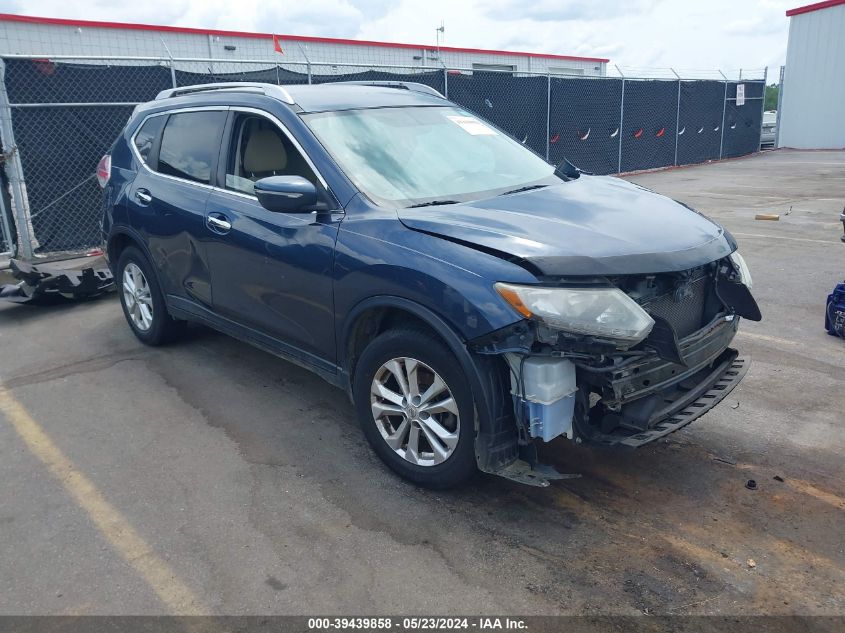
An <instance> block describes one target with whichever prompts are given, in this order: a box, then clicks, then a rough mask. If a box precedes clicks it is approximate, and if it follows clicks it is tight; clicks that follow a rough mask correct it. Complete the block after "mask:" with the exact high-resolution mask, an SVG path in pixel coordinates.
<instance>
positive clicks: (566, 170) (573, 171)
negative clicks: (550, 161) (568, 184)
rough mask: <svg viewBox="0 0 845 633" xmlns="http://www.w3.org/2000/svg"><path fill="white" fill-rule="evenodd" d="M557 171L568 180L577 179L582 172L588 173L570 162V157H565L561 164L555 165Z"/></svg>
mask: <svg viewBox="0 0 845 633" xmlns="http://www.w3.org/2000/svg"><path fill="white" fill-rule="evenodd" d="M555 173H556V174H557V175H558V176H563V177H564V178H566V179H567V180H575V179H576V178H580V177H581V174H586V173H587V172H585V171H581V170H580V169H578V168H577V167H576V166H575V165H573V164H572V163H570V162H569V159H568V158H564V159H563V160H562V161H561V162H560V164H559V165H558V166H557V167H555Z"/></svg>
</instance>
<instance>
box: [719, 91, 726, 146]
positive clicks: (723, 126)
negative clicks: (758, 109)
mask: <svg viewBox="0 0 845 633" xmlns="http://www.w3.org/2000/svg"><path fill="white" fill-rule="evenodd" d="M722 76H723V77H724V75H722ZM727 109H728V80H727V78H726V79H725V99H724V101H722V125H720V126H719V131H720V132H721V133H722V135H721V137H720V138H719V160H722V153H723V151H724V147H725V112H726V111H727Z"/></svg>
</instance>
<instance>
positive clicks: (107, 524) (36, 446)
mask: <svg viewBox="0 0 845 633" xmlns="http://www.w3.org/2000/svg"><path fill="white" fill-rule="evenodd" d="M0 412H2V413H3V415H4V416H5V417H6V419H7V420H8V421H9V422H10V423H11V424H12V426H13V427H14V429H15V431H16V432H17V434H18V435H19V436H20V438H21V439H22V440H23V441H24V443H25V444H26V446H27V448H29V450H30V451H31V452H32V454H33V455H35V456H36V457H37V458H38V459H39V460H41V462H43V463H44V465H45V466H47V468H48V469H49V470H50V472H51V473H52V474H53V476H55V477H56V479H58V480H59V482H61V484H62V486H64V488H65V490H66V491H67V492H68V494H70V496H71V497H73V499H74V500H75V501H76V503H77V505H79V507H80V508H82V509H83V510H85V512H86V513H87V514H88V517H89V519H90V520H91V522H92V523H93V524H94V525H95V526H96V528H97V530H99V532H100V534H101V535H102V536H103V537H104V538H105V539H106V540H107V541H108V542H109V544H110V545H111V546H112V547H113V548H114V550H115V551H116V552H117V553H118V554H119V555H120V556H121V557H122V558H123V559H124V560H125V561H126V562H127V563H128V564H129V565H130V566H131V567H132V568H133V569H135V571H136V572H138V573H139V574H140V575H141V577H142V578H143V579H144V580H145V581H146V583H147V584H148V585H149V586H150V588H152V590H153V591H154V592H155V594H156V595H157V596H158V597H159V599H160V600H161V601H162V602H163V603H164V604H165V605H167V607H168V608H169V609H170V610H171V611H172V612H173V613H175V614H179V615H203V614H205V613H207V610H206V609H205V608H204V607H203V604H202V602H201V600H200V599H199V598H198V597H197V596H196V595H195V594H194V593H193V591H191V589H190V588H189V587H188V586H187V585H185V584H184V583H183V582H182V581H181V580H179V578H178V577H177V575H176V573H175V572H174V571H173V569H172V568H171V567H170V566H169V565H168V564H167V563H166V562H165V561H163V560H162V559H161V558H159V557H158V556H157V555H156V553H155V551H154V550H153V548H152V547H150V545H149V544H148V543H147V542H146V541H145V540H144V539H143V538H142V537H141V536H140V535H139V534H138V533H137V532H136V531H135V529H134V528H133V527H132V525H131V524H130V523H129V521H128V520H127V519H126V517H124V516H123V515H122V514H121V513H120V511H119V510H118V509H117V508H115V507H114V506H113V505H111V504H110V503H109V502H108V501H106V499H105V498H104V497H103V495H102V493H101V492H100V491H99V490H97V487H96V486H95V485H94V483H93V482H92V481H91V480H90V479H88V477H86V476H85V475H84V474H83V473H81V472H80V471H79V470H78V469H77V468H76V466H74V464H73V462H71V461H70V459H68V458H67V457H66V456H65V454H64V453H62V451H61V449H60V448H59V447H58V446H56V445H55V444H54V443H53V440H51V439H50V437H49V436H48V435H47V433H45V432H44V429H42V428H41V426H40V425H39V424H38V422H36V421H35V419H33V417H32V416H31V415H30V414H29V412H28V411H27V410H26V409H25V408H24V407H23V405H22V404H21V403H20V402H18V401H17V399H16V398H15V397H14V396H13V395H12V393H11V392H10V391H9V390H8V389H7V388H6V387H4V386H2V385H0Z"/></svg>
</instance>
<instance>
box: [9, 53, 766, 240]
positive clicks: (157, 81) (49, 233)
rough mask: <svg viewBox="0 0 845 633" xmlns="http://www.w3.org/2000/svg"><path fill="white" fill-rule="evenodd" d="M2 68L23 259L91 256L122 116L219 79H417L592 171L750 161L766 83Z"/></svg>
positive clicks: (218, 67)
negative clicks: (99, 174)
mask: <svg viewBox="0 0 845 633" xmlns="http://www.w3.org/2000/svg"><path fill="white" fill-rule="evenodd" d="M0 70H2V81H0V138H2V140H3V151H4V157H5V159H4V162H3V166H4V168H5V175H6V176H7V178H8V189H7V183H5V182H4V184H3V193H4V194H5V193H6V192H7V191H8V192H10V193H11V196H10V198H8V200H9V202H8V204H6V205H5V208H3V209H0V212H2V213H3V222H0V228H2V229H3V233H2V241H0V253H3V252H6V251H10V250H12V248H11V246H12V244H13V243H16V244H17V245H18V248H17V252H18V255H19V256H23V257H33V256H35V255H40V254H53V253H60V252H79V251H81V250H84V249H86V248H90V247H92V246H97V245H99V242H100V234H99V222H100V217H101V209H100V190H99V187H98V186H97V182H96V178H95V174H94V172H95V168H96V165H97V163H98V161H99V160H100V158H101V157H102V156H103V155H104V154H106V153H107V152H108V151H109V148H110V147H111V145H112V143H113V142H114V140H115V139H116V138H117V136H118V135H119V134H120V132H121V130H122V128H123V126H124V125H125V124H126V121H127V120H128V118H129V116H130V114H131V112H132V108H133V107H134V106H135V105H136V104H138V103H142V102H145V101H149V100H150V99H153V98H154V97H155V96H156V94H157V93H158V92H159V91H161V90H164V89H167V88H172V87H184V86H191V85H197V84H203V83H211V82H221V81H249V82H267V83H273V84H279V85H291V84H309V83H310V84H320V83H328V82H336V81H413V82H419V83H423V84H425V85H428V86H431V87H432V88H434V89H436V90H438V91H440V92H441V93H442V94H444V95H445V96H446V97H447V98H448V99H450V100H451V101H454V102H455V103H457V104H459V105H461V106H462V107H464V108H466V109H467V110H469V111H471V112H473V113H475V114H477V115H478V116H480V117H482V118H484V119H486V120H488V121H490V122H492V123H493V124H495V125H497V126H498V127H500V128H501V129H503V130H505V131H506V132H508V133H509V134H510V135H511V136H513V137H514V138H515V139H516V140H518V141H519V142H521V143H523V144H525V145H526V146H528V147H530V148H531V149H533V150H534V151H535V152H537V153H538V154H540V155H541V156H544V157H545V158H546V159H547V160H548V161H550V162H552V163H555V164H556V163H559V162H560V161H562V160H563V159H564V158H567V159H569V160H570V161H572V162H573V163H574V164H576V165H578V166H579V167H580V168H582V169H584V170H586V171H588V172H592V173H596V174H614V173H620V172H628V171H636V170H643V169H654V168H660V167H667V166H672V165H686V164H693V163H699V162H703V161H707V160H714V159H719V158H724V157H732V156H740V155H743V154H748V153H751V152H754V151H757V149H758V148H759V142H760V132H761V126H762V111H763V108H762V105H763V96H764V93H765V74H764V76H763V77H762V78H760V79H745V80H743V81H738V80H729V79H727V78H723V79H719V80H717V79H705V80H690V79H683V78H680V77H677V78H675V79H666V78H660V79H638V78H628V77H576V76H569V77H565V76H555V75H548V74H536V73H534V74H532V73H521V72H510V71H507V72H505V71H503V72H496V71H490V70H485V71H479V70H477V69H476V70H471V69H460V68H434V67H423V66H414V67H402V66H380V65H375V64H374V65H367V66H364V65H355V64H348V63H336V64H335V63H319V64H318V63H309V62H286V63H275V62H268V61H250V60H244V61H232V60H214V59H170V58H151V57H146V58H109V59H106V58H94V57H85V58H81V57H79V58H58V57H52V58H50V59H47V58H35V57H27V56H6V57H4V58H3V59H2V64H1V65H0ZM743 95H744V98H743ZM738 96H739V98H738ZM12 221H13V222H12ZM15 238H16V239H15Z"/></svg>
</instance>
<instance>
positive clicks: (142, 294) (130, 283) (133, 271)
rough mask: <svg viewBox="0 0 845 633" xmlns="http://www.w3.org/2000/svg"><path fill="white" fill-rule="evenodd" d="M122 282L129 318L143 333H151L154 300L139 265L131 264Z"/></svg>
mask: <svg viewBox="0 0 845 633" xmlns="http://www.w3.org/2000/svg"><path fill="white" fill-rule="evenodd" d="M122 281H123V302H124V305H126V313H127V317H128V318H129V319H131V320H132V323H133V324H134V325H135V327H136V328H138V329H139V330H141V331H142V332H147V331H149V329H150V328H151V327H152V325H153V300H152V297H151V296H150V284H149V282H148V281H147V278H146V277H145V276H144V273H143V271H142V270H141V269H140V268H138V265H137V264H135V263H130V264H128V265H127V266H126V268H124V269H123V279H122Z"/></svg>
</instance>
